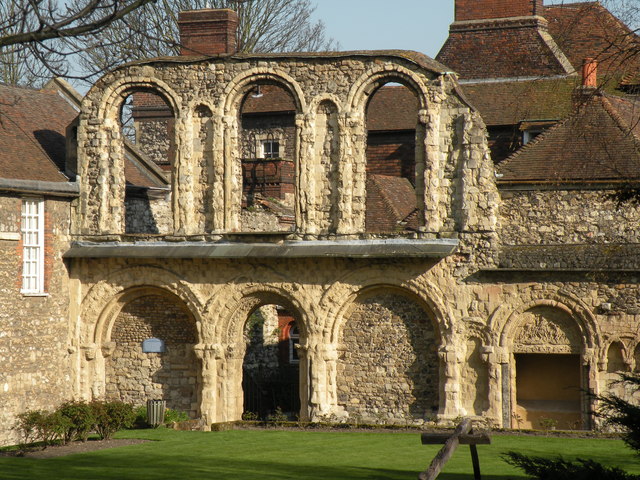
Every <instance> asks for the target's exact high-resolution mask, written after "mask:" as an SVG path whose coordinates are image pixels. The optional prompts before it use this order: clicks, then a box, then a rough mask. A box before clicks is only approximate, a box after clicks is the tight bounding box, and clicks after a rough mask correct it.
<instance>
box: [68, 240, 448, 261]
mask: <svg viewBox="0 0 640 480" xmlns="http://www.w3.org/2000/svg"><path fill="white" fill-rule="evenodd" d="M457 246H458V240H455V239H437V240H410V239H393V240H341V241H330V240H311V241H288V242H282V243H278V244H273V243H244V242H243V243H241V242H234V243H231V242H215V243H214V242H183V243H179V244H175V243H167V242H135V243H119V242H118V243H113V242H106V243H89V242H76V243H74V244H72V245H71V248H70V249H69V250H68V251H67V252H66V253H65V254H64V256H65V258H109V257H127V258H309V257H342V258H415V257H422V258H444V257H446V256H447V255H450V254H451V253H453V252H454V251H455V249H456V248H457Z"/></svg>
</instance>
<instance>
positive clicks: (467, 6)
mask: <svg viewBox="0 0 640 480" xmlns="http://www.w3.org/2000/svg"><path fill="white" fill-rule="evenodd" d="M542 4H543V0H456V11H455V20H456V22H462V21H466V20H484V19H489V18H506V17H524V16H528V15H542V14H543V10H542Z"/></svg>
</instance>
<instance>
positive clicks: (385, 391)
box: [336, 286, 442, 423]
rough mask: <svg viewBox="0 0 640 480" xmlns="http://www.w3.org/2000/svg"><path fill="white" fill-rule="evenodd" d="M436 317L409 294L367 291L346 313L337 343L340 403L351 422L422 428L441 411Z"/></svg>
mask: <svg viewBox="0 0 640 480" xmlns="http://www.w3.org/2000/svg"><path fill="white" fill-rule="evenodd" d="M440 344H441V338H440V335H439V331H438V327H437V325H436V323H435V319H434V316H433V313H432V312H430V311H429V309H428V306H427V305H426V304H425V302H423V301H421V300H420V298H418V297H416V295H414V294H412V293H411V292H409V291H407V290H405V289H400V288H397V287H390V286H376V287H370V288H365V289H363V290H361V291H360V292H358V294H357V295H356V297H355V299H354V300H353V302H352V303H351V305H349V307H348V309H347V310H346V311H345V314H344V320H343V321H342V322H341V328H340V334H339V337H338V349H337V350H338V360H337V375H336V382H337V403H338V405H339V406H340V407H341V408H342V410H343V411H345V412H346V413H347V414H348V416H349V417H351V418H352V419H358V418H362V419H364V420H365V421H369V422H382V423H387V422H394V421H395V422H397V421H403V422H410V423H411V422H421V421H424V420H428V419H433V418H434V417H435V415H436V414H437V413H438V411H439V408H440V396H441V395H442V392H441V390H442V388H441V385H440V384H441V382H440V372H441V368H440V360H439V357H438V348H439V346H440Z"/></svg>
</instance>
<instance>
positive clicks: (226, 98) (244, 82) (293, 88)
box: [222, 67, 307, 115]
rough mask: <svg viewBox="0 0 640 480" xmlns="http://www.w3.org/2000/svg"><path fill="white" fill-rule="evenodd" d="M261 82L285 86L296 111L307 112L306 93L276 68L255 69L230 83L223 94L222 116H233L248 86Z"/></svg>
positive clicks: (293, 80) (240, 75) (238, 76)
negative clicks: (265, 81)
mask: <svg viewBox="0 0 640 480" xmlns="http://www.w3.org/2000/svg"><path fill="white" fill-rule="evenodd" d="M260 80H267V81H271V82H274V83H277V84H279V85H282V86H284V87H285V88H286V89H287V90H288V92H289V93H290V94H291V96H292V98H293V101H294V102H295V104H296V111H297V112H298V113H303V112H306V111H307V107H306V103H305V97H304V92H303V91H302V88H301V87H300V85H298V82H296V81H295V79H294V78H293V77H291V76H289V75H288V74H287V73H285V72H283V71H280V70H278V69H274V68H265V67H255V68H251V69H249V70H247V71H245V72H242V73H241V74H239V75H237V76H236V77H235V78H234V79H233V80H231V81H230V82H229V84H228V85H227V87H226V88H225V90H224V94H223V105H222V108H223V112H222V115H232V114H234V112H235V111H237V110H238V108H239V103H240V101H241V100H242V97H243V94H244V93H245V90H246V88H247V87H248V86H250V85H251V84H252V83H254V82H256V81H260Z"/></svg>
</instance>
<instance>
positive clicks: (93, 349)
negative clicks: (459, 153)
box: [80, 343, 115, 401]
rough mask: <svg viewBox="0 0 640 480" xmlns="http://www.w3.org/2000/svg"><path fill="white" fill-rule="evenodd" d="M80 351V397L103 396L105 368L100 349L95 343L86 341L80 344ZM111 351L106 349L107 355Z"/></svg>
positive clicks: (85, 398)
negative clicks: (86, 342)
mask: <svg viewBox="0 0 640 480" xmlns="http://www.w3.org/2000/svg"><path fill="white" fill-rule="evenodd" d="M114 347H115V345H114ZM80 351H81V353H82V364H81V374H80V377H81V384H82V387H81V389H80V399H81V400H85V401H91V400H94V399H98V398H104V392H105V382H106V369H105V361H104V356H103V352H102V350H101V349H100V348H99V347H98V345H96V344H95V343H88V344H84V345H82V346H81V347H80ZM112 352H113V350H112V349H111V350H110V351H109V350H107V353H108V354H109V355H110V354H111V353H112Z"/></svg>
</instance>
